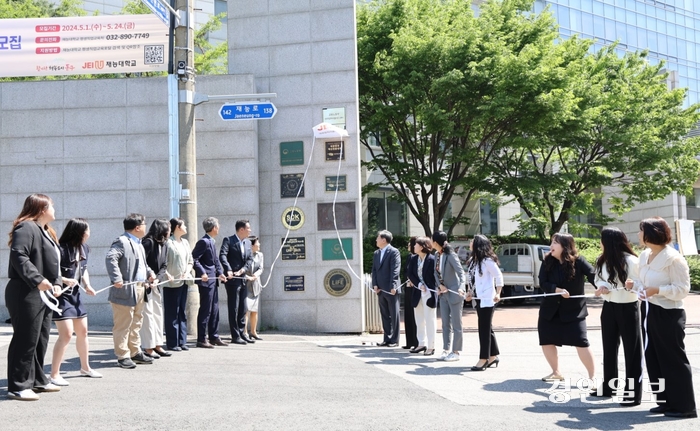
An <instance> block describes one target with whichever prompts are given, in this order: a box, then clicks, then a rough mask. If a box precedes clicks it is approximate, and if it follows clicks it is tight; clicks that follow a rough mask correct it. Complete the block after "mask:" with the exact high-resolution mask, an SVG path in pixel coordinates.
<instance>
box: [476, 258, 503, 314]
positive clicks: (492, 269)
mask: <svg viewBox="0 0 700 431" xmlns="http://www.w3.org/2000/svg"><path fill="white" fill-rule="evenodd" d="M496 286H503V273H502V272H501V269H500V268H499V267H498V265H496V262H494V261H493V259H491V258H490V257H487V258H486V259H484V260H482V261H481V274H479V266H478V265H476V267H475V268H474V290H475V291H476V297H477V298H479V299H480V301H479V305H480V306H481V307H493V305H494V302H493V297H494V296H496Z"/></svg>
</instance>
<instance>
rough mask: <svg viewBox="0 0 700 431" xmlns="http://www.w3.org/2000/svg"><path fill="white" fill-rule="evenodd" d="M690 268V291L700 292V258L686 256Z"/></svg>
mask: <svg viewBox="0 0 700 431" xmlns="http://www.w3.org/2000/svg"><path fill="white" fill-rule="evenodd" d="M685 259H686V260H687V261H688V266H689V267H690V290H700V256H686V257H685Z"/></svg>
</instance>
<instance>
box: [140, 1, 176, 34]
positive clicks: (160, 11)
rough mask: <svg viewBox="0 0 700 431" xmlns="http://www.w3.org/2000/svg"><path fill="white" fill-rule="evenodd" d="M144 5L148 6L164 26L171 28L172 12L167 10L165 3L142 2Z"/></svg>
mask: <svg viewBox="0 0 700 431" xmlns="http://www.w3.org/2000/svg"><path fill="white" fill-rule="evenodd" d="M141 1H142V2H143V4H145V5H146V6H148V8H149V9H151V11H152V12H153V13H154V14H155V15H156V16H157V17H158V18H160V20H161V21H163V24H165V25H166V26H167V27H168V28H169V27H170V11H169V10H168V8H166V7H165V6H164V5H163V3H161V2H160V1H158V0H141Z"/></svg>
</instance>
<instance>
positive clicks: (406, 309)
mask: <svg viewBox="0 0 700 431" xmlns="http://www.w3.org/2000/svg"><path fill="white" fill-rule="evenodd" d="M415 245H416V237H415V236H412V237H411V238H410V239H409V240H408V252H409V253H411V254H410V255H408V259H406V260H408V263H407V264H406V278H407V279H408V282H407V283H406V288H405V289H404V291H403V327H404V332H405V335H406V345H405V346H403V347H402V348H403V349H413V348H415V347H418V337H417V336H416V316H415V313H414V312H413V307H414V305H412V298H413V292H414V291H415V288H414V285H413V283H412V282H411V278H410V277H409V276H408V272H409V271H410V270H411V262H413V256H414V255H415V252H414V251H413V248H414V247H415Z"/></svg>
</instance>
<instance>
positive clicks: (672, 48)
mask: <svg viewBox="0 0 700 431" xmlns="http://www.w3.org/2000/svg"><path fill="white" fill-rule="evenodd" d="M668 56H669V57H678V39H676V38H675V37H670V36H669V37H668Z"/></svg>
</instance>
